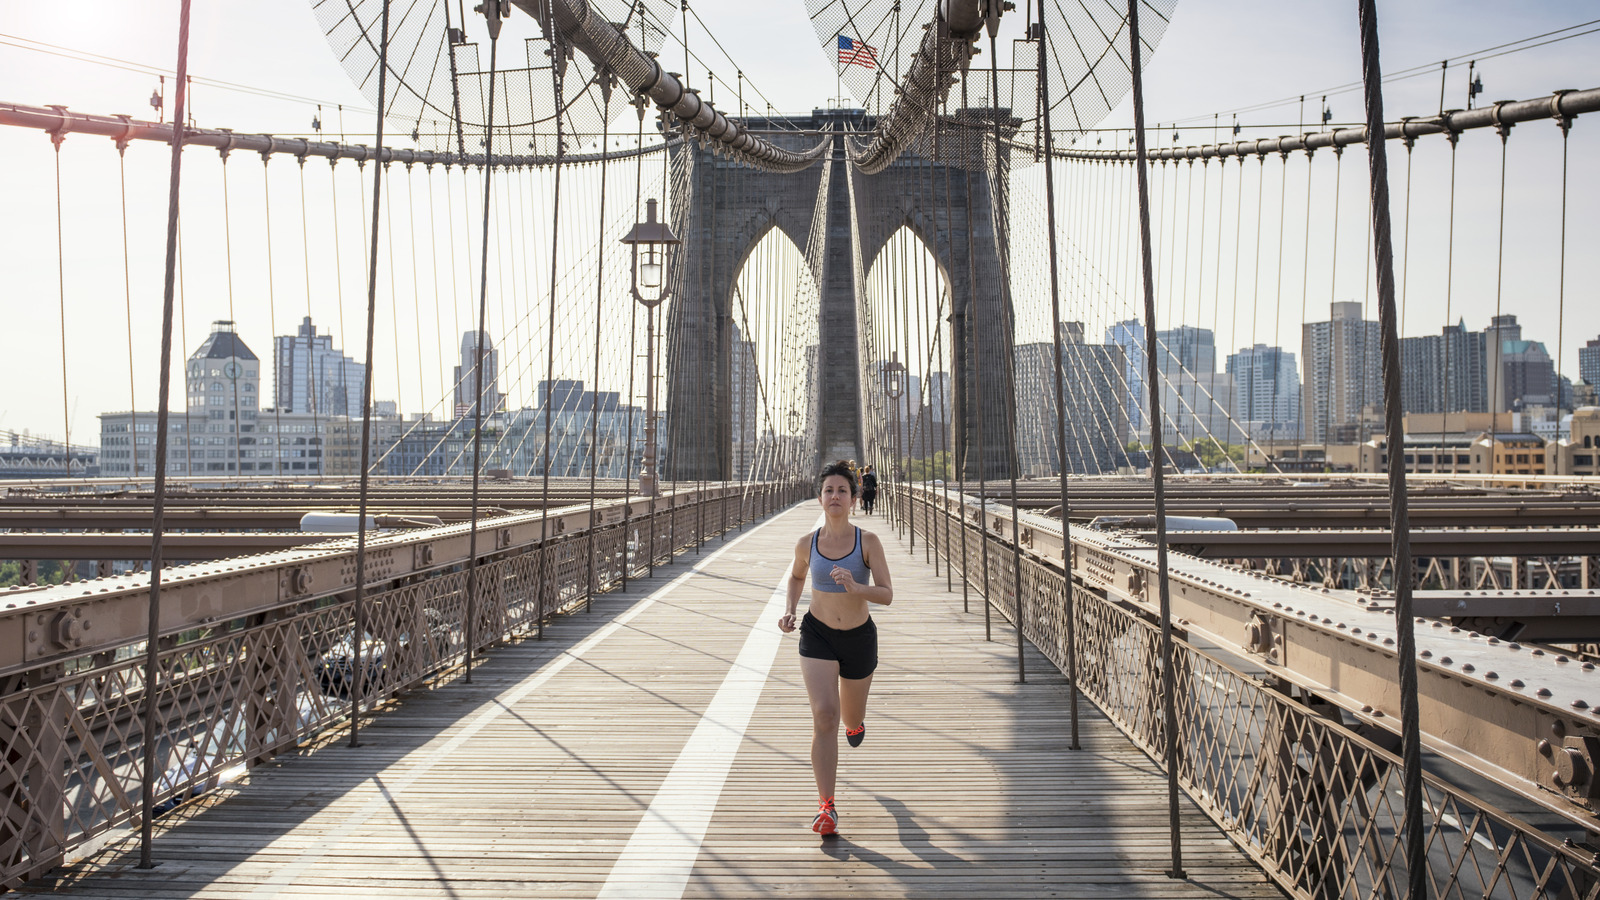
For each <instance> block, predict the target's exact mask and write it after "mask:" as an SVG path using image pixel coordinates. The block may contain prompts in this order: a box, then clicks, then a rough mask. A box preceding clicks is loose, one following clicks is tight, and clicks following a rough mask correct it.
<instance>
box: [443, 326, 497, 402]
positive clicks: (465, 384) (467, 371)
mask: <svg viewBox="0 0 1600 900" xmlns="http://www.w3.org/2000/svg"><path fill="white" fill-rule="evenodd" d="M480 337H481V338H482V347H483V414H484V415H486V416H487V415H492V414H493V413H497V412H503V411H504V410H505V402H506V401H505V397H504V396H502V395H501V393H500V353H499V351H497V350H495V349H494V344H493V343H491V342H490V341H489V336H488V335H485V334H481V333H480V332H477V331H467V332H463V333H462V335H461V365H459V366H456V370H455V376H454V377H455V386H456V409H455V413H456V416H457V417H458V418H464V419H470V418H472V417H473V416H474V415H475V410H474V407H473V400H474V399H475V397H474V393H475V392H476V391H477V389H478V369H477V366H478V348H479V338H480Z"/></svg>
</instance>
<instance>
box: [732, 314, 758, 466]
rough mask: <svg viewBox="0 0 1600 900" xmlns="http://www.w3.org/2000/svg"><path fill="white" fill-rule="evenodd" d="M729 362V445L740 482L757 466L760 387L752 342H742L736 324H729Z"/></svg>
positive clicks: (754, 347) (754, 346) (742, 338)
mask: <svg viewBox="0 0 1600 900" xmlns="http://www.w3.org/2000/svg"><path fill="white" fill-rule="evenodd" d="M729 359H730V366H731V371H730V372H729V376H728V378H729V381H730V382H731V385H730V387H731V388H732V391H731V394H732V396H730V397H729V400H728V408H729V412H730V417H729V427H730V431H731V433H730V434H729V446H730V447H732V453H733V477H734V478H735V479H740V480H743V479H746V478H748V477H750V473H751V471H752V470H753V469H754V467H755V466H756V465H757V463H758V460H757V458H756V450H757V445H758V443H759V441H760V435H758V434H756V425H757V421H758V417H757V415H756V413H757V412H758V411H759V410H760V409H761V385H760V384H758V383H757V381H756V378H757V375H756V342H755V341H750V340H745V338H744V335H743V334H741V333H740V331H739V325H738V324H737V323H734V325H733V339H732V342H731V344H730V346H729Z"/></svg>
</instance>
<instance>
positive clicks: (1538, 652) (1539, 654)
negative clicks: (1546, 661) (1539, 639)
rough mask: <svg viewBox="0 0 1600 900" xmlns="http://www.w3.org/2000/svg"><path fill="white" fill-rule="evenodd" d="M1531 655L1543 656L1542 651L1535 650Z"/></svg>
mask: <svg viewBox="0 0 1600 900" xmlns="http://www.w3.org/2000/svg"><path fill="white" fill-rule="evenodd" d="M1533 655H1534V656H1543V655H1544V651H1543V650H1539V649H1537V648H1535V649H1534V651H1533Z"/></svg>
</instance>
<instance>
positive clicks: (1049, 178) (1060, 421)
mask: <svg viewBox="0 0 1600 900" xmlns="http://www.w3.org/2000/svg"><path fill="white" fill-rule="evenodd" d="M1044 9H1045V3H1044V0H1039V100H1040V104H1041V108H1042V109H1043V114H1044V210H1045V228H1046V230H1047V233H1048V234H1049V248H1050V327H1051V330H1050V333H1051V334H1052V335H1053V336H1054V338H1053V340H1052V343H1053V344H1054V345H1055V348H1056V352H1055V363H1056V372H1055V375H1056V377H1055V382H1056V383H1055V391H1056V462H1057V467H1058V468H1059V469H1060V470H1061V552H1062V554H1064V557H1065V558H1063V559H1062V561H1061V562H1062V566H1063V567H1064V569H1065V572H1066V577H1065V579H1064V582H1063V583H1064V585H1065V591H1064V593H1065V596H1064V597H1063V598H1062V601H1063V602H1064V603H1065V604H1066V610H1067V684H1068V686H1069V687H1070V688H1071V689H1072V700H1071V703H1072V749H1074V750H1078V749H1081V748H1082V747H1081V745H1080V744H1079V743H1078V655H1077V654H1078V639H1077V622H1076V621H1075V616H1076V611H1077V605H1076V603H1074V596H1073V595H1074V591H1073V589H1072V587H1073V584H1072V524H1071V521H1070V520H1069V519H1068V517H1067V512H1068V511H1069V510H1070V509H1071V498H1070V497H1069V496H1068V494H1067V453H1066V447H1067V407H1066V397H1065V396H1063V391H1064V390H1065V385H1064V380H1065V378H1066V376H1065V374H1064V373H1063V371H1062V369H1063V360H1062V353H1063V348H1062V346H1061V278H1060V274H1059V273H1058V272H1057V270H1056V255H1057V248H1056V178H1055V144H1054V139H1053V137H1052V135H1051V133H1050V73H1049V71H1048V70H1046V68H1045V60H1047V59H1048V58H1049V50H1048V46H1047V44H1046V42H1047V41H1048V40H1049V32H1048V31H1047V30H1046V28H1045V21H1044ZM1218 243H1219V244H1220V241H1219V242H1218Z"/></svg>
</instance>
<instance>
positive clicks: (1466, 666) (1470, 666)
mask: <svg viewBox="0 0 1600 900" xmlns="http://www.w3.org/2000/svg"><path fill="white" fill-rule="evenodd" d="M1477 670H1478V667H1477V666H1474V665H1473V664H1472V663H1462V664H1461V671H1463V672H1476V671H1477Z"/></svg>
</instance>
